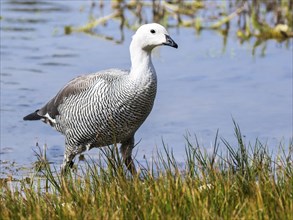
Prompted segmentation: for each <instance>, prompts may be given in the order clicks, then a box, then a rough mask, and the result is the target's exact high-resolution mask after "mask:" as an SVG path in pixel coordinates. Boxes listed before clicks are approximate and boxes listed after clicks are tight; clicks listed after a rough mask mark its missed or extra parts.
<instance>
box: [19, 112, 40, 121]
mask: <svg viewBox="0 0 293 220" xmlns="http://www.w3.org/2000/svg"><path fill="white" fill-rule="evenodd" d="M38 111H39V110H37V111H35V112H33V113H31V114H29V115H27V116H25V117H24V118H23V120H25V121H33V120H40V119H41V118H42V116H40V115H38V113H37V112H38Z"/></svg>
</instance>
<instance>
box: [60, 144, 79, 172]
mask: <svg viewBox="0 0 293 220" xmlns="http://www.w3.org/2000/svg"><path fill="white" fill-rule="evenodd" d="M75 155H76V154H75V153H74V152H73V151H72V150H71V147H70V146H68V145H65V153H64V159H63V163H62V165H61V174H65V173H67V171H68V168H72V167H73V164H74V162H73V161H72V160H73V159H74V157H75Z"/></svg>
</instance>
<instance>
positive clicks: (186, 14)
mask: <svg viewBox="0 0 293 220" xmlns="http://www.w3.org/2000/svg"><path fill="white" fill-rule="evenodd" d="M105 4H111V10H112V12H111V13H110V14H108V15H105V16H102V17H98V18H95V17H94V16H90V18H91V19H90V20H89V22H88V23H87V24H84V25H81V26H79V27H72V26H66V27H65V28H64V29H65V33H66V34H70V33H72V32H84V33H88V34H91V35H96V36H99V37H103V38H105V39H108V40H115V39H114V37H109V36H103V35H101V34H97V33H95V28H96V27H97V26H100V25H105V24H106V23H107V22H109V21H113V20H115V21H119V22H120V30H121V32H122V35H123V29H124V27H126V28H129V29H136V28H137V27H138V26H140V25H141V24H142V23H148V22H158V23H161V24H162V25H164V26H166V27H169V28H172V27H188V28H194V29H195V30H196V31H197V33H198V34H200V32H201V31H203V30H214V31H217V32H220V33H221V34H222V35H223V37H227V35H228V34H229V33H230V32H233V33H235V35H236V36H237V37H238V38H239V39H240V41H241V42H245V41H249V40H250V39H251V38H254V39H256V41H255V43H254V46H253V53H254V50H255V48H256V47H257V46H259V45H261V44H262V43H263V42H265V41H267V40H269V39H275V40H277V41H278V42H283V41H286V40H288V39H289V38H292V37H293V30H292V27H293V1H292V0H280V1H273V0H272V1H267V0H259V1H244V0H241V1H240V0H235V1H230V0H226V1H200V0H161V1H156V0H152V1H143V0H129V1H126V0H113V1H111V2H108V1H107V2H104V1H103V0H96V1H93V4H92V5H91V7H92V10H91V11H93V10H94V9H95V8H96V7H99V8H100V9H103V8H104V7H105ZM148 12H149V13H148ZM150 14H151V15H150ZM150 17H151V18H150ZM231 26H232V27H233V28H231ZM234 27H236V28H234ZM230 29H231V30H230ZM123 40H124V37H121V39H119V40H115V41H116V42H117V43H121V42H122V41H123ZM224 42H225V41H224Z"/></svg>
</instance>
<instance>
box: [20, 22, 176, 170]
mask: <svg viewBox="0 0 293 220" xmlns="http://www.w3.org/2000/svg"><path fill="white" fill-rule="evenodd" d="M163 44H164V45H169V46H172V47H175V48H177V44H176V43H175V42H174V41H173V40H172V39H171V38H170V37H169V35H168V33H167V31H166V30H165V28H164V27H163V26H161V25H159V24H155V23H153V24H147V25H143V26H141V27H140V28H139V29H138V30H137V32H136V34H135V35H134V36H133V40H132V42H131V45H130V55H131V64H132V66H131V70H130V71H123V70H119V69H109V70H104V71H100V72H97V73H93V74H88V75H83V76H79V77H77V78H75V79H73V80H71V81H70V82H69V83H68V84H67V85H65V87H64V88H63V89H61V90H60V91H59V93H58V94H57V95H56V96H55V97H54V98H53V99H51V100H50V101H49V102H48V103H47V104H46V105H45V106H44V107H42V108H41V109H39V110H37V111H35V112H34V113H32V114H29V115H27V116H26V117H24V120H39V119H41V120H43V121H44V122H46V123H48V124H50V125H51V126H52V127H54V128H55V129H56V130H57V131H59V132H61V133H62V134H64V135H65V154H64V162H63V165H62V168H63V171H64V170H65V169H66V168H67V167H68V166H71V165H72V164H73V162H72V160H73V159H74V157H75V155H77V154H79V153H81V152H83V151H85V150H86V149H91V148H93V147H102V146H107V145H111V144H114V143H121V144H122V145H121V153H122V156H123V159H124V161H125V164H126V166H127V167H128V169H129V170H130V171H131V172H132V174H135V173H136V170H135V166H134V163H133V160H132V158H131V153H132V149H133V147H134V134H135V132H136V131H137V129H138V128H139V127H140V126H141V124H142V123H143V122H144V120H145V119H146V118H147V116H148V115H149V113H150V112H151V110H152V107H153V103H154V100H155V96H156V90H157V78H156V72H155V69H154V67H153V64H152V61H151V51H152V49H153V48H154V47H156V46H159V45H163Z"/></svg>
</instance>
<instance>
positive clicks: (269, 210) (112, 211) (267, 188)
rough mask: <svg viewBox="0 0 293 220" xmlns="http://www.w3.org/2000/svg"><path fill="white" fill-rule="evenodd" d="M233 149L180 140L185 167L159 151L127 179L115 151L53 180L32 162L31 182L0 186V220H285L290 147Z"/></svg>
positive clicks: (240, 143) (290, 193) (240, 145)
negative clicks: (207, 147)
mask: <svg viewBox="0 0 293 220" xmlns="http://www.w3.org/2000/svg"><path fill="white" fill-rule="evenodd" d="M235 134H236V138H237V144H236V146H232V145H230V144H229V143H228V142H227V141H225V140H223V139H222V140H221V142H222V143H223V144H224V145H225V146H226V149H227V153H225V154H223V153H220V152H218V146H219V141H218V138H217V137H218V135H217V136H216V139H215V143H214V147H213V151H212V152H211V153H210V154H209V153H207V152H206V151H205V150H203V148H201V147H200V146H199V145H198V143H197V141H195V143H194V144H193V143H191V141H190V138H187V139H186V140H187V146H186V161H185V163H184V165H183V166H182V165H180V164H178V163H177V162H176V160H175V157H174V155H173V153H172V151H171V150H170V149H168V148H167V147H164V150H163V152H157V154H156V155H155V157H154V158H153V160H152V161H151V162H149V161H146V165H144V166H142V165H140V174H139V176H134V177H131V176H130V175H129V174H128V173H127V171H126V169H125V167H123V163H122V161H121V158H120V157H119V154H118V151H117V147H116V146H112V147H111V148H106V149H104V150H102V151H101V152H102V153H101V155H100V157H99V159H98V160H97V161H95V162H94V163H92V161H91V160H90V161H88V162H87V163H86V166H85V167H84V168H81V167H80V168H79V169H78V170H79V171H72V172H71V173H69V174H68V175H67V176H65V177H61V176H60V175H59V174H58V172H56V170H55V169H54V168H53V167H52V165H50V164H49V163H48V162H47V161H46V158H45V157H44V155H45V154H44V152H41V153H40V155H39V156H38V162H39V165H40V166H41V168H40V171H39V175H37V174H35V175H34V176H32V177H31V178H25V179H23V180H22V181H20V183H19V184H16V185H13V184H11V182H9V181H7V180H6V181H4V180H2V181H1V189H0V204H1V206H0V207H1V210H0V219H24V218H25V219H48V218H50V219H104V218H106V219H109V218H111V219H190V218H191V219H292V217H293V188H292V186H293V166H292V152H293V143H292V142H290V143H289V148H286V147H285V146H283V145H280V146H279V153H278V154H276V156H272V155H271V154H270V153H269V152H268V149H267V146H266V145H263V144H262V143H260V142H259V141H258V140H257V141H256V142H255V144H254V145H252V144H245V143H244V140H243V139H242V134H241V132H240V129H239V127H238V126H237V125H236V124H235Z"/></svg>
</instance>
